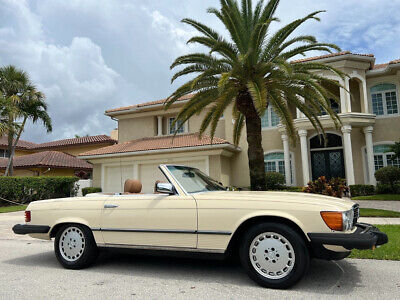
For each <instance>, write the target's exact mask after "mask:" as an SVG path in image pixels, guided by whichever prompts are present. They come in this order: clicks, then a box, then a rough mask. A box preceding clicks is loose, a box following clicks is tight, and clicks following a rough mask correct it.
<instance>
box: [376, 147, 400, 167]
mask: <svg viewBox="0 0 400 300" xmlns="http://www.w3.org/2000/svg"><path fill="white" fill-rule="evenodd" d="M393 156H394V153H393V152H390V145H376V146H374V163H375V170H379V169H380V168H383V167H387V166H395V167H398V168H400V159H399V158H395V159H393Z"/></svg>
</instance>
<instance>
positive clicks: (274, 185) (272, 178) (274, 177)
mask: <svg viewBox="0 0 400 300" xmlns="http://www.w3.org/2000/svg"><path fill="white" fill-rule="evenodd" d="M265 179H266V181H267V190H279V189H281V188H282V186H283V185H284V184H285V175H283V174H281V173H278V172H267V173H266V174H265Z"/></svg>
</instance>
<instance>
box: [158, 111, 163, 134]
mask: <svg viewBox="0 0 400 300" xmlns="http://www.w3.org/2000/svg"><path fill="white" fill-rule="evenodd" d="M162 119H163V117H162V116H157V135H158V136H160V135H162Z"/></svg>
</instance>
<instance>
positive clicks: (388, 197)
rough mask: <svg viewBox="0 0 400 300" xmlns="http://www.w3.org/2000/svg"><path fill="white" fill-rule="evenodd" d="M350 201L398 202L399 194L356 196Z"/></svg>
mask: <svg viewBox="0 0 400 300" xmlns="http://www.w3.org/2000/svg"><path fill="white" fill-rule="evenodd" d="M351 199H352V200H380V201H385V200H394V201H400V194H379V195H371V196H358V197H352V198H351Z"/></svg>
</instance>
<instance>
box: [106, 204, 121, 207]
mask: <svg viewBox="0 0 400 300" xmlns="http://www.w3.org/2000/svg"><path fill="white" fill-rule="evenodd" d="M118 206H119V205H116V204H104V208H116V207H118Z"/></svg>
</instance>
